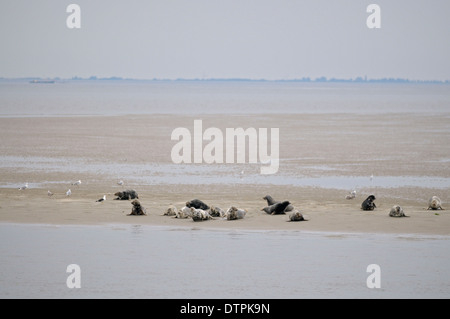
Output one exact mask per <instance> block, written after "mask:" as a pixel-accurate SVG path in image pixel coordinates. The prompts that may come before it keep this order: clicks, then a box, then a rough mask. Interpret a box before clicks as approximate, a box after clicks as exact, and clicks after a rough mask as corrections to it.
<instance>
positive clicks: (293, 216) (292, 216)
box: [289, 209, 306, 222]
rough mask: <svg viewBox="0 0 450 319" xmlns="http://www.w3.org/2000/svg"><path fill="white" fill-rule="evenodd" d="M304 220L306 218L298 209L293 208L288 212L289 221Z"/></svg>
mask: <svg viewBox="0 0 450 319" xmlns="http://www.w3.org/2000/svg"><path fill="white" fill-rule="evenodd" d="M304 220H305V221H306V219H305V218H304V217H303V215H302V213H300V211H299V210H297V209H294V210H293V211H291V212H290V213H289V221H291V222H300V221H304Z"/></svg>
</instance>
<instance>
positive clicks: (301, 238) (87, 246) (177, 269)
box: [0, 224, 450, 299]
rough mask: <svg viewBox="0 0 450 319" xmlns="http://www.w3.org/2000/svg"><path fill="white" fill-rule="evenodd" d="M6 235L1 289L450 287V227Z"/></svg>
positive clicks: (101, 229)
mask: <svg viewBox="0 0 450 319" xmlns="http://www.w3.org/2000/svg"><path fill="white" fill-rule="evenodd" d="M0 242H1V243H2V245H0V257H1V258H0V298H183V299H184V298H186V299H192V298H195V299H202V298H225V299H226V298H283V299H285V298H449V297H450V275H449V273H448V270H449V269H450V258H449V254H448V247H449V243H450V237H449V236H435V235H412V234H410V235H402V234H363V233H325V232H323V233H322V232H303V231H260V230H258V231H251V230H233V229H222V230H210V229H199V228H198V227H195V225H193V227H171V226H147V225H145V226H144V225H139V224H135V225H104V226H52V225H28V224H23V225H19V224H0ZM73 264H75V265H78V266H79V269H80V272H79V283H80V288H69V285H68V284H67V281H68V278H69V276H72V275H73V274H72V273H71V272H70V271H69V272H67V267H68V266H69V265H73ZM369 265H378V266H379V270H380V272H379V273H378V274H377V275H378V276H379V278H378V283H379V288H370V285H368V281H370V278H369V277H370V276H373V274H372V273H371V272H370V271H368V266H369Z"/></svg>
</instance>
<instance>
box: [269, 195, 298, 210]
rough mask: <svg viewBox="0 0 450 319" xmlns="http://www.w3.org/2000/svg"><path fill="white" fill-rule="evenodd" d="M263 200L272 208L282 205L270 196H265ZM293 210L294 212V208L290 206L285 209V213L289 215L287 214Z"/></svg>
mask: <svg viewBox="0 0 450 319" xmlns="http://www.w3.org/2000/svg"><path fill="white" fill-rule="evenodd" d="M263 199H264V200H266V201H267V206H269V207H270V206H272V205H275V204H278V203H281V202H279V201H276V200H275V199H273V197H272V196H270V195H266V196H264V197H263ZM263 210H264V209H263ZM292 210H294V206H292V205H288V206H287V207H286V208H285V209H284V212H285V213H287V212H290V211H292Z"/></svg>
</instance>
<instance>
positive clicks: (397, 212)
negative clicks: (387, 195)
mask: <svg viewBox="0 0 450 319" xmlns="http://www.w3.org/2000/svg"><path fill="white" fill-rule="evenodd" d="M389 216H391V217H409V216H406V215H405V213H404V212H403V208H401V207H400V206H399V205H395V206H393V207H392V208H391V211H390V212H389Z"/></svg>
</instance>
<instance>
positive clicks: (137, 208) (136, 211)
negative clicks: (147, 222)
mask: <svg viewBox="0 0 450 319" xmlns="http://www.w3.org/2000/svg"><path fill="white" fill-rule="evenodd" d="M131 205H133V208H132V209H131V213H129V214H128V216H132V215H133V216H142V215H147V211H146V210H145V208H144V207H142V206H141V203H140V202H139V201H138V200H137V199H135V200H134V201H132V202H131Z"/></svg>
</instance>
